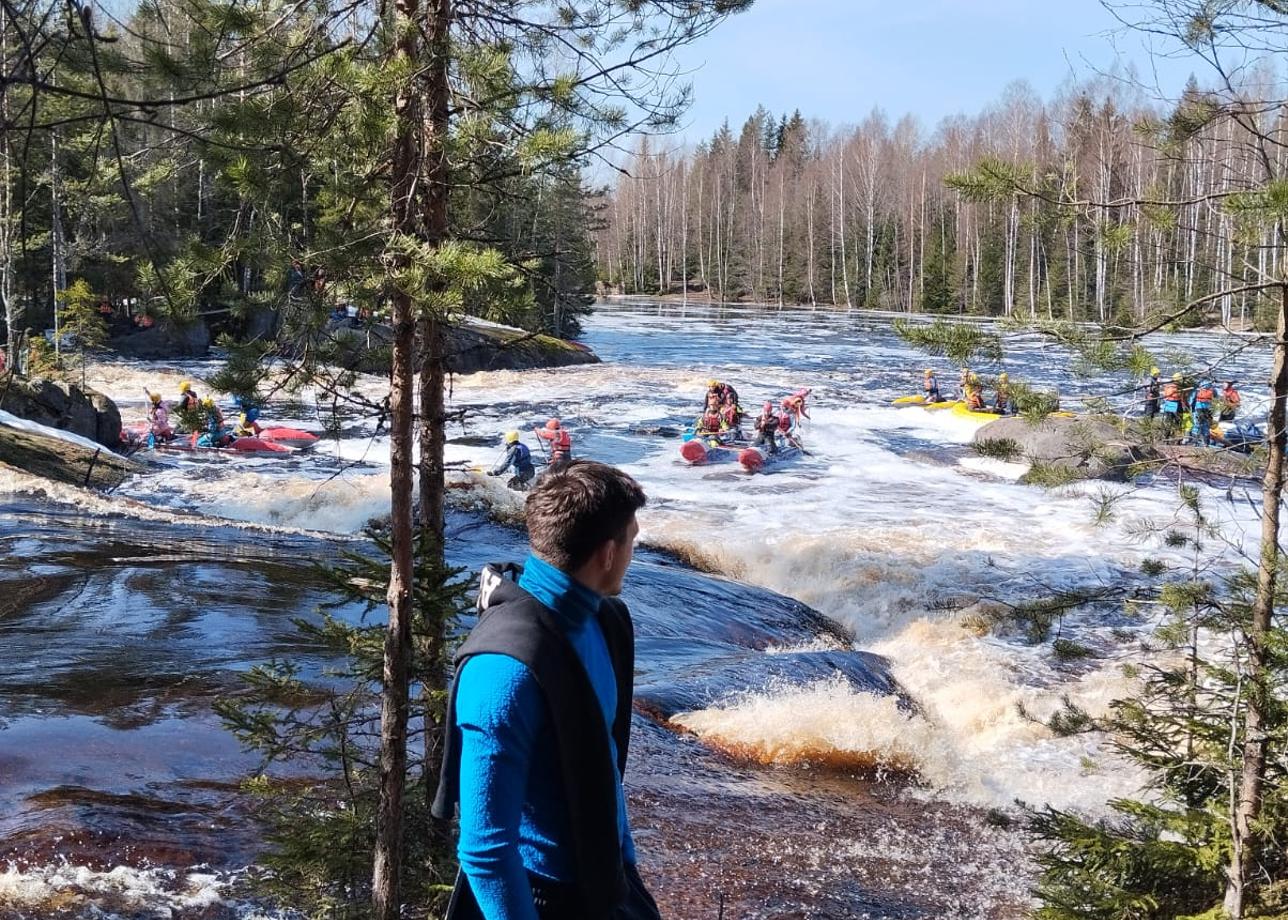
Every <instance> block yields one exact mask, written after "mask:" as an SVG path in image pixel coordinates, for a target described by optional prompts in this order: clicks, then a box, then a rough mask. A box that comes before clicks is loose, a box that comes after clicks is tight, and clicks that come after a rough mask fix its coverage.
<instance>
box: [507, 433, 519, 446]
mask: <svg viewBox="0 0 1288 920" xmlns="http://www.w3.org/2000/svg"><path fill="white" fill-rule="evenodd" d="M518 440H519V432H517V431H507V432H506V433H505V443H506V444H514V443H515V442H516V441H518Z"/></svg>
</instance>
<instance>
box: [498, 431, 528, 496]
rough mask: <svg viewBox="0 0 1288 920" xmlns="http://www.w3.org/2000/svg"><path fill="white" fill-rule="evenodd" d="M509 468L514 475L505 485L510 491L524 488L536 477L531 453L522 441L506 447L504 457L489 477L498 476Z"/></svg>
mask: <svg viewBox="0 0 1288 920" xmlns="http://www.w3.org/2000/svg"><path fill="white" fill-rule="evenodd" d="M510 468H513V469H514V475H513V476H511V477H510V480H509V481H508V482H507V483H506V485H507V486H509V487H510V488H511V489H523V488H526V487H527V485H528V483H529V482H531V481H532V477H533V476H534V475H536V472H537V469H536V467H535V466H533V465H532V451H530V450H529V449H528V445H527V444H524V443H523V442H522V441H515V442H514V443H513V444H510V445H509V446H507V447H506V449H505V456H504V457H502V458H501V462H500V463H498V464H497V465H496V466H494V467H492V471H491V473H490V474H489V475H492V476H500V475H501V474H502V473H504V472H505V471H506V470H508V469H510Z"/></svg>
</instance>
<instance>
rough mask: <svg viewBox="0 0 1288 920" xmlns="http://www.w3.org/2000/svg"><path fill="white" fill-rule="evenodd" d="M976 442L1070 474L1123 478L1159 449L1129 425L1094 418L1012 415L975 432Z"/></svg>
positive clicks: (993, 451) (998, 452)
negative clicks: (1033, 419) (1135, 432)
mask: <svg viewBox="0 0 1288 920" xmlns="http://www.w3.org/2000/svg"><path fill="white" fill-rule="evenodd" d="M974 442H975V444H976V445H977V446H978V447H979V449H980V451H981V453H987V454H996V455H1002V456H1005V455H1007V454H1008V453H1009V454H1012V455H1015V456H1014V459H1023V460H1026V461H1028V462H1029V463H1031V464H1033V465H1034V467H1035V468H1038V467H1042V468H1046V469H1054V470H1057V471H1059V472H1060V473H1061V474H1063V475H1066V476H1067V477H1068V478H1070V479H1112V480H1123V479H1126V478H1127V477H1128V475H1129V474H1130V471H1131V469H1132V467H1133V466H1135V465H1136V464H1139V463H1142V462H1145V461H1148V460H1152V459H1155V458H1156V457H1157V453H1156V451H1155V449H1154V448H1153V447H1151V446H1149V445H1145V444H1142V443H1140V440H1139V439H1138V438H1137V437H1135V434H1134V432H1133V431H1132V430H1131V429H1130V428H1129V427H1125V426H1121V425H1119V424H1115V423H1114V422H1111V421H1108V420H1106V419H1098V418H1094V417H1079V418H1064V417H1049V418H1045V419H1043V420H1042V421H1038V422H1034V421H1030V420H1029V419H1027V418H1023V417H1019V416H1008V417H1005V418H999V419H998V420H997V421H995V422H989V423H988V424H987V425H985V426H984V427H983V428H981V429H979V430H978V431H977V432H975V439H974Z"/></svg>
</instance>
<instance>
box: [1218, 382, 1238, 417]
mask: <svg viewBox="0 0 1288 920" xmlns="http://www.w3.org/2000/svg"><path fill="white" fill-rule="evenodd" d="M1237 382H1238V381H1236V380H1227V381H1226V382H1225V389H1224V390H1222V391H1221V416H1220V419H1221V421H1223V422H1232V421H1234V417H1235V416H1236V415H1238V414H1239V403H1241V402H1243V397H1242V396H1240V395H1239V391H1238V390H1236V389H1235V388H1234V385H1235V383H1237Z"/></svg>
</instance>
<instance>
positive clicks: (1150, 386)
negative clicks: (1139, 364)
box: [1145, 367, 1163, 418]
mask: <svg viewBox="0 0 1288 920" xmlns="http://www.w3.org/2000/svg"><path fill="white" fill-rule="evenodd" d="M1158 373H1159V371H1158V368H1156V367H1151V368H1150V369H1149V379H1148V380H1147V381H1145V418H1155V417H1156V416H1157V415H1158V403H1159V400H1160V399H1161V398H1162V395H1163V388H1162V385H1161V384H1160V383H1159V382H1158Z"/></svg>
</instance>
